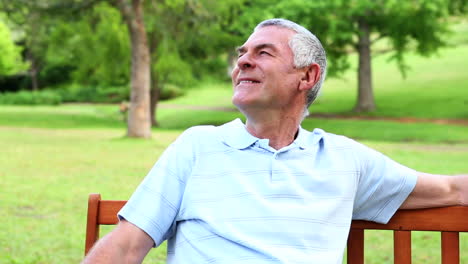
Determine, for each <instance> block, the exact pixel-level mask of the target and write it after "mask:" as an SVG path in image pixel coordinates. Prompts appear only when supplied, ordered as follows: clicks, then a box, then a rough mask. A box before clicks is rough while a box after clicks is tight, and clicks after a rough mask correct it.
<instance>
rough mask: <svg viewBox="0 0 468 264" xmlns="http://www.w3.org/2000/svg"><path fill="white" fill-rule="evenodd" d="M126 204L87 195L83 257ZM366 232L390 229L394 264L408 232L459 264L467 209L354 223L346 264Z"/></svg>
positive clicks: (406, 253)
mask: <svg viewBox="0 0 468 264" xmlns="http://www.w3.org/2000/svg"><path fill="white" fill-rule="evenodd" d="M126 202H127V201H116V200H101V195H100V194H90V195H89V200H88V218H87V225H86V244H85V255H86V254H87V253H88V251H89V250H90V249H91V247H92V246H93V245H94V243H95V242H96V241H97V240H98V239H99V226H100V225H115V224H117V223H118V221H119V220H118V219H117V212H118V211H119V210H120V208H122V206H124V205H125V203H126ZM366 229H378V230H393V234H394V239H393V241H394V247H393V249H394V263H395V264H403V263H404V264H406V263H411V231H438V232H441V236H442V240H441V244H442V245H441V250H442V264H459V263H460V246H459V241H460V240H459V232H468V207H461V206H452V207H443V208H431V209H418V210H399V211H397V212H396V214H395V215H394V216H393V217H392V219H391V220H390V222H389V223H388V224H385V225H383V224H377V223H374V222H368V221H353V222H352V224H351V231H350V234H349V238H348V247H347V254H348V264H363V263H364V230H366Z"/></svg>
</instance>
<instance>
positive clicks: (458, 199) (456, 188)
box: [400, 173, 468, 209]
mask: <svg viewBox="0 0 468 264" xmlns="http://www.w3.org/2000/svg"><path fill="white" fill-rule="evenodd" d="M453 205H463V206H468V175H458V176H444V175H433V174H426V173H420V174H419V175H418V179H417V183H416V186H415V188H414V190H413V192H412V193H411V194H410V195H409V196H408V198H407V199H406V201H405V202H404V203H403V204H402V205H401V207H400V209H418V208H429V207H443V206H453Z"/></svg>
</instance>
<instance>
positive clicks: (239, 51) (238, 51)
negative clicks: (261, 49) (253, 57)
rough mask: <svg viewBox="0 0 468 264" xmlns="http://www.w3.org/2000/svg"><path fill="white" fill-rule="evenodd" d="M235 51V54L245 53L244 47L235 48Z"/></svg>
mask: <svg viewBox="0 0 468 264" xmlns="http://www.w3.org/2000/svg"><path fill="white" fill-rule="evenodd" d="M236 51H237V54H241V53H244V52H245V47H244V46H240V47H237V48H236Z"/></svg>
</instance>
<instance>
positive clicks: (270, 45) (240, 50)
mask: <svg viewBox="0 0 468 264" xmlns="http://www.w3.org/2000/svg"><path fill="white" fill-rule="evenodd" d="M265 48H269V49H272V50H277V48H276V46H275V44H273V43H262V44H259V45H257V46H255V47H254V50H261V49H265ZM236 51H237V53H238V54H243V53H245V52H246V48H245V47H244V46H241V47H238V48H236Z"/></svg>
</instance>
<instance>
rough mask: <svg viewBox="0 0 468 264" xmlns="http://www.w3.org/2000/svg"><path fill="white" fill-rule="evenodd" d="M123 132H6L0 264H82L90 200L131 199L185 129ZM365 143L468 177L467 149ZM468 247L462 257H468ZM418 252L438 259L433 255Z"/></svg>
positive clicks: (0, 158) (0, 143)
mask: <svg viewBox="0 0 468 264" xmlns="http://www.w3.org/2000/svg"><path fill="white" fill-rule="evenodd" d="M123 132H124V131H123V130H122V129H120V128H87V129H74V128H67V129H64V128H61V129H57V128H26V127H14V126H10V127H7V126H0V138H1V139H2V140H0V149H2V153H6V155H0V167H1V168H2V170H1V171H0V177H1V178H2V181H1V182H0V188H1V190H2V192H0V214H2V215H4V216H5V215H6V217H4V218H3V221H2V228H1V229H0V263H77V262H78V261H79V260H80V259H81V257H82V252H83V246H84V240H83V239H84V230H85V216H86V198H87V195H88V194H89V193H92V192H99V193H101V194H102V195H103V197H104V198H112V199H128V197H129V196H130V194H131V193H132V192H133V190H134V189H135V187H136V186H137V185H138V183H139V182H140V181H141V179H142V177H144V175H145V174H146V173H147V171H148V170H149V169H150V167H151V166H152V164H153V163H154V161H155V160H156V159H157V157H158V156H159V155H160V154H161V152H162V151H163V150H164V149H165V148H166V146H167V145H168V144H169V142H172V141H173V140H174V139H175V138H176V137H177V136H178V135H179V133H180V132H181V131H180V130H175V131H168V130H155V131H154V134H153V139H152V140H139V139H128V138H124V137H122V135H123ZM364 143H366V144H368V145H370V146H372V147H375V148H377V149H379V150H381V151H383V152H384V153H386V154H388V155H390V156H391V157H393V158H394V159H396V160H397V161H400V162H402V163H404V164H406V165H408V166H411V167H413V168H415V169H418V170H422V171H431V172H434V173H449V174H455V173H461V172H466V171H468V165H467V164H466V160H467V159H468V144H458V145H456V146H453V145H447V144H423V143H388V142H376V141H364ZM442 157H443V158H442ZM424 236H427V235H424ZM368 239H370V240H371V243H375V242H378V243H377V244H374V245H373V246H372V247H375V246H378V247H379V248H378V249H379V251H378V252H373V253H369V254H371V255H370V257H369V258H370V260H369V262H366V263H385V262H381V261H380V259H381V256H387V255H382V254H381V253H380V249H381V248H382V249H385V250H387V251H388V252H391V243H390V242H389V241H387V239H383V240H384V241H380V240H382V235H381V234H379V233H377V234H374V235H371V236H370V237H369V238H368ZM415 240H416V241H415V249H418V248H420V247H423V246H424V245H425V244H427V243H429V244H430V246H431V247H436V246H435V245H434V242H433V241H432V239H430V240H429V241H426V240H428V239H425V240H424V239H421V241H420V240H419V239H415ZM464 241H465V242H463V245H464V247H463V249H462V252H467V251H468V245H467V243H466V239H465V240H464ZM416 253H417V254H416V256H418V255H419V256H421V258H428V257H430V258H431V259H432V258H435V257H433V255H434V253H433V250H427V249H421V250H416ZM164 255H165V253H164V247H163V248H161V249H157V250H153V252H152V253H151V256H150V257H149V258H148V259H147V261H146V263H163V262H161V261H159V262H158V260H161V259H163V258H164ZM388 255H391V253H388ZM467 257H468V256H467ZM152 261H153V262H152ZM465 261H468V259H466V257H465ZM416 263H421V262H420V261H417V262H416ZM431 263H432V261H431Z"/></svg>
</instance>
